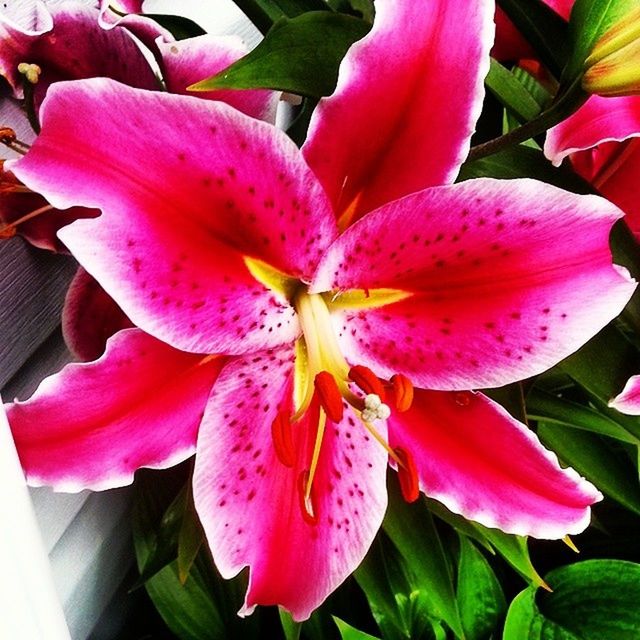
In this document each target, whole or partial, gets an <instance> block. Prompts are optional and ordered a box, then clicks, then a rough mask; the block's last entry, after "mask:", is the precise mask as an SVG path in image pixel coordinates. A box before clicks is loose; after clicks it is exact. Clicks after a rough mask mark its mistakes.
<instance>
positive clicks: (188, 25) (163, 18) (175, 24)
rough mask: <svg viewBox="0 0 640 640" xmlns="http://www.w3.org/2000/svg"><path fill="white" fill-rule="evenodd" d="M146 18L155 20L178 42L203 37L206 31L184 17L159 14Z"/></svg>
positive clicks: (149, 15)
mask: <svg viewBox="0 0 640 640" xmlns="http://www.w3.org/2000/svg"><path fill="white" fill-rule="evenodd" d="M144 17H145V18H151V19H152V20H155V21H156V22H157V23H158V24H159V25H160V26H161V27H164V28H165V29H166V30H167V31H168V32H169V33H170V34H171V35H172V36H173V37H174V38H175V39H176V40H186V39H187V38H195V37H196V36H202V35H204V34H205V33H206V31H205V30H204V29H203V28H202V27H201V26H200V25H199V24H196V23H195V22H194V21H193V20H189V18H184V17H183V16H172V15H164V14H162V15H161V14H157V13H145V16H144Z"/></svg>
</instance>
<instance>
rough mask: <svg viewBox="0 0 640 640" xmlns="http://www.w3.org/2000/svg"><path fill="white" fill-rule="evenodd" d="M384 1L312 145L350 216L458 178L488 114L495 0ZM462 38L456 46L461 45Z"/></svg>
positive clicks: (322, 107)
mask: <svg viewBox="0 0 640 640" xmlns="http://www.w3.org/2000/svg"><path fill="white" fill-rule="evenodd" d="M419 4H420V7H419V9H418V10H416V2H415V1H414V0H378V1H377V2H376V18H375V22H374V26H373V29H372V30H371V32H370V33H369V34H368V35H367V36H366V37H365V38H363V39H362V40H361V41H360V42H357V43H356V44H355V45H353V46H352V47H351V49H350V50H349V52H348V53H347V55H346V57H345V59H344V60H343V62H342V64H341V66H340V74H339V77H338V86H337V89H336V91H335V93H334V94H333V95H332V96H330V97H329V98H324V99H323V100H321V101H320V104H319V105H318V107H317V109H316V111H315V113H314V116H313V118H312V120H311V125H310V128H309V136H308V139H307V142H306V143H305V145H304V147H303V152H304V155H305V157H306V159H307V162H308V163H309V165H310V166H311V167H312V169H313V170H314V171H315V172H316V174H317V175H318V177H319V178H320V181H321V182H322V184H323V186H324V188H325V190H326V191H327V193H328V194H329V197H330V199H331V201H332V203H333V205H334V208H335V210H336V213H337V214H338V215H339V214H341V213H342V212H343V211H344V210H345V209H347V207H349V205H350V204H351V203H352V201H353V200H354V198H356V197H357V196H358V195H359V194H360V200H359V202H358V205H357V210H358V212H365V211H369V210H371V209H373V208H375V207H377V206H380V205H381V204H384V203H385V202H389V201H390V200H394V199H396V198H399V197H400V196H404V195H406V194H408V193H412V192H414V191H417V190H419V189H423V188H425V187H428V186H432V185H438V184H443V183H449V182H452V181H453V179H454V178H455V177H456V175H457V173H458V170H459V168H460V164H461V163H462V161H463V160H464V158H465V157H466V155H467V152H468V150H469V140H470V138H471V135H472V133H473V131H474V126H475V121H476V120H477V118H478V116H479V115H480V109H481V107H482V99H483V97H484V88H483V81H484V77H485V75H486V74H487V72H488V70H489V49H490V47H491V44H492V42H493V31H494V29H493V26H494V25H493V12H494V3H493V2H490V1H489V0H472V1H470V2H450V1H448V0H432V1H430V2H421V3H419ZM454 43H455V44H454Z"/></svg>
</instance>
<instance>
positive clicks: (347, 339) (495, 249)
mask: <svg viewBox="0 0 640 640" xmlns="http://www.w3.org/2000/svg"><path fill="white" fill-rule="evenodd" d="M620 216H621V212H620V210H619V209H617V208H616V207H615V206H614V205H612V204H611V203H609V202H607V201H606V200H604V199H602V198H599V197H597V196H578V195H574V194H569V193H567V192H565V191H561V190H560V189H557V188H555V187H552V186H549V185H546V184H543V183H540V182H536V181H533V180H502V181H500V180H492V179H486V178H485V179H479V180H470V181H468V182H464V183H461V184H457V185H453V186H445V187H436V188H433V189H427V190H425V191H423V192H420V193H417V194H414V195H411V196H407V197H406V198H403V199H401V200H398V201H396V202H394V203H391V204H390V205H387V206H385V207H382V208H380V209H378V210H377V211H375V212H372V213H370V214H368V215H367V216H365V217H364V218H362V219H361V220H360V221H359V222H358V223H356V224H355V225H353V226H352V227H351V228H349V229H347V231H346V232H345V233H344V234H342V236H340V238H339V239H338V240H337V241H336V242H335V243H334V244H333V245H332V246H331V248H330V249H329V251H328V252H327V254H326V256H325V258H324V259H323V261H322V262H321V264H320V266H319V268H318V272H317V274H316V276H315V277H314V280H313V283H312V286H311V291H312V292H322V291H344V290H350V289H364V290H365V292H366V291H367V290H375V289H378V288H386V287H390V288H394V289H400V290H403V291H406V292H409V293H412V294H413V295H412V296H411V297H409V298H406V299H404V300H402V301H400V302H396V303H394V304H389V305H387V306H385V307H378V308H375V309H368V310H367V311H366V313H364V312H362V311H357V310H356V311H354V310H344V311H343V312H337V313H334V314H333V318H334V322H335V325H336V328H337V329H338V332H339V334H340V335H339V341H340V344H341V347H342V350H343V353H344V354H345V356H346V357H347V359H348V360H349V361H350V362H356V363H359V364H365V365H368V366H370V367H371V368H372V369H373V370H374V371H376V372H377V373H378V374H380V375H386V376H390V375H392V374H393V373H395V372H400V373H404V374H405V375H407V376H408V377H409V378H410V379H411V380H412V381H413V382H414V384H416V385H417V386H420V387H424V388H429V389H442V390H455V389H469V388H481V387H496V386H501V385H503V384H507V383H509V382H513V381H514V380H518V379H522V378H525V377H528V376H531V375H534V374H537V373H540V372H542V371H544V370H546V369H548V368H549V367H551V366H553V365H554V364H556V363H557V362H559V361H560V360H561V359H562V358H564V357H566V356H568V355H569V354H571V353H572V352H573V351H575V350H576V349H578V348H579V347H580V346H581V345H582V344H584V343H585V342H586V341H587V340H588V339H589V338H591V337H592V336H593V335H594V334H595V333H596V332H597V331H599V330H600V329H601V328H602V327H604V326H605V325H606V324H607V323H608V322H609V321H610V320H612V319H613V318H614V317H615V316H616V315H617V314H618V313H620V311H621V310H622V309H623V307H624V305H625V304H626V302H627V301H628V300H629V298H630V296H631V294H632V293H633V291H634V289H635V286H636V285H635V282H634V281H632V280H631V279H630V278H629V277H628V274H627V273H626V270H624V269H622V268H620V267H617V266H616V265H612V263H611V253H610V250H609V231H610V229H611V226H612V224H613V223H614V222H615V220H617V219H618V218H619V217H620Z"/></svg>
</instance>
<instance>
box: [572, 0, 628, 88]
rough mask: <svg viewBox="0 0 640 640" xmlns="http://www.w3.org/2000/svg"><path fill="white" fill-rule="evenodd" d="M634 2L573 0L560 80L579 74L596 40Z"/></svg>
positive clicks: (576, 76) (575, 76) (623, 0)
mask: <svg viewBox="0 0 640 640" xmlns="http://www.w3.org/2000/svg"><path fill="white" fill-rule="evenodd" d="M636 6H637V0H576V3H575V4H574V5H573V9H572V11H571V19H570V20H569V41H570V43H571V54H570V56H569V60H568V63H567V67H566V69H565V73H564V74H563V80H562V81H563V84H565V85H568V84H571V83H572V82H573V81H574V80H575V79H576V78H579V77H581V76H582V73H583V66H584V62H585V60H586V59H587V58H588V57H589V54H590V53H591V50H592V49H593V46H594V45H595V43H596V42H597V40H598V39H599V38H600V37H601V36H602V35H604V34H605V32H606V31H608V30H609V29H610V28H611V27H612V26H613V25H614V24H615V23H616V22H617V21H618V20H620V19H621V18H622V17H624V16H625V14H627V13H629V11H631V9H633V8H634V7H636Z"/></svg>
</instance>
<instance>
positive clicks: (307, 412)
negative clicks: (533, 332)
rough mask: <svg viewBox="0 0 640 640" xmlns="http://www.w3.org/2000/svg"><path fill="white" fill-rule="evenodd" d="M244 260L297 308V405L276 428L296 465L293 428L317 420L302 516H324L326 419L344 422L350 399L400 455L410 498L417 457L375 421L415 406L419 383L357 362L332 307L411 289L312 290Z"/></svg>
mask: <svg viewBox="0 0 640 640" xmlns="http://www.w3.org/2000/svg"><path fill="white" fill-rule="evenodd" d="M245 264H246V266H247V268H248V269H249V271H250V273H251V274H252V275H253V276H254V277H255V278H256V279H257V280H259V281H260V282H261V283H262V284H264V285H265V286H267V287H268V288H269V289H271V290H272V291H275V292H277V293H279V294H280V295H282V296H284V297H286V298H287V300H288V301H289V302H290V304H292V306H293V307H294V308H295V310H296V313H297V316H298V321H299V322H300V327H301V330H302V335H301V336H300V338H298V340H297V341H296V345H295V352H296V354H295V355H296V357H295V365H294V367H295V370H294V398H293V401H294V410H293V413H292V414H291V413H289V412H286V411H280V412H279V413H278V415H277V416H276V419H275V420H274V421H273V423H272V425H271V435H272V439H273V445H274V449H275V452H276V455H277V457H278V459H279V460H280V462H281V463H282V464H284V465H285V466H287V467H294V466H295V465H296V460H297V452H296V450H295V447H294V444H293V435H292V430H293V429H294V428H295V424H296V423H297V422H299V421H300V420H301V419H302V418H303V417H306V418H307V423H308V424H309V425H310V426H311V428H314V427H315V440H314V446H313V451H312V453H311V458H310V460H308V461H305V464H304V468H303V471H302V473H301V474H300V477H299V479H298V491H299V496H300V507H301V510H302V515H303V518H304V520H305V521H306V522H308V523H310V524H316V523H317V521H318V514H317V509H316V505H315V499H314V494H313V491H312V490H313V482H314V479H315V476H316V472H317V469H318V462H319V460H320V452H321V449H322V442H323V439H324V435H325V430H326V425H327V420H330V421H331V422H333V423H339V422H340V421H341V420H342V417H343V413H344V409H345V407H351V409H352V410H353V412H354V413H355V415H356V416H357V417H358V418H359V419H360V422H361V423H362V425H363V426H364V428H365V429H366V430H367V431H368V432H369V433H370V434H371V435H372V436H373V438H374V439H375V440H376V441H377V442H378V443H379V444H380V445H381V446H382V447H384V449H385V450H386V451H387V453H388V454H389V456H390V457H391V458H392V459H393V460H394V461H395V463H396V465H397V468H398V474H399V478H400V487H401V489H402V493H403V495H404V497H405V499H406V500H408V501H413V500H415V499H416V498H417V497H418V491H419V489H418V476H417V472H416V467H415V464H414V462H413V458H412V457H411V455H410V454H409V453H408V452H407V451H405V450H404V449H402V448H399V447H396V448H392V447H390V446H389V444H388V443H387V441H386V440H385V439H384V437H383V436H382V435H381V434H380V433H379V432H378V431H377V430H376V429H375V427H374V426H373V424H374V423H375V421H376V420H386V419H387V418H389V416H390V415H391V413H392V407H393V410H395V411H406V410H407V409H409V407H410V406H411V403H412V400H413V385H412V384H411V382H410V381H409V379H408V378H407V377H406V376H404V375H402V374H396V375H394V376H392V378H391V379H390V380H381V379H380V378H378V377H377V376H376V375H375V374H374V373H373V372H372V371H371V370H370V369H368V368H367V367H364V366H362V365H355V366H351V365H350V364H349V363H348V362H347V361H346V359H345V357H344V355H343V354H342V352H341V350H340V346H339V344H338V340H337V337H336V334H335V331H334V328H333V323H332V320H331V312H332V311H337V310H346V309H367V308H375V307H381V306H384V305H386V304H390V303H392V302H397V301H399V300H402V299H403V298H406V297H407V296H408V295H409V294H407V293H406V292H404V291H399V290H395V289H375V290H351V291H337V292H326V293H309V292H308V289H307V286H306V285H305V284H304V283H302V282H300V281H299V280H297V279H295V278H291V277H290V276H288V275H287V274H284V273H282V272H281V271H279V270H277V269H274V268H273V267H271V266H270V265H268V264H266V263H264V262H262V261H260V260H256V259H254V258H249V257H245ZM387 398H389V400H387ZM387 402H389V404H387Z"/></svg>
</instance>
